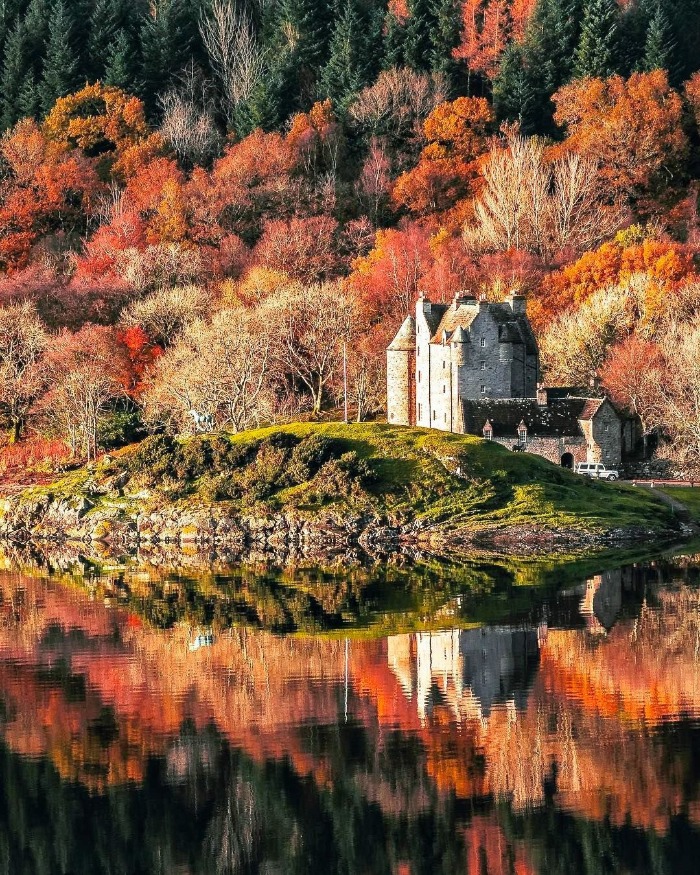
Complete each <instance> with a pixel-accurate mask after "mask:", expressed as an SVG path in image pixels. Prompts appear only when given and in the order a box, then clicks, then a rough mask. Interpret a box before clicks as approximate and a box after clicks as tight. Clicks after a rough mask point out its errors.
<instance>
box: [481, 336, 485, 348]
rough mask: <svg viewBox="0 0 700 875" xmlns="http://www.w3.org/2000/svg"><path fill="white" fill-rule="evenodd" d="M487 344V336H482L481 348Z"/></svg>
mask: <svg viewBox="0 0 700 875" xmlns="http://www.w3.org/2000/svg"><path fill="white" fill-rule="evenodd" d="M485 346H486V338H485V337H482V338H481V348H482V349H483V348H484V347H485Z"/></svg>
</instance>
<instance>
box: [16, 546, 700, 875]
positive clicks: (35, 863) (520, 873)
mask: <svg viewBox="0 0 700 875" xmlns="http://www.w3.org/2000/svg"><path fill="white" fill-rule="evenodd" d="M475 621H476V622H477V623H479V624H480V625H475ZM699 871H700V556H695V557H692V556H691V557H683V556H676V557H673V558H669V557H664V558H659V559H658V560H656V561H648V562H645V563H643V564H637V565H633V566H626V567H623V568H618V569H613V570H608V571H605V572H603V573H601V574H597V575H595V576H590V577H588V579H585V578H584V577H583V576H579V577H578V578H577V577H576V572H575V571H574V572H573V577H572V572H571V570H570V569H569V570H562V569H557V568H556V567H555V566H542V565H537V563H534V564H530V565H528V564H527V563H524V564H522V563H521V564H519V565H518V564H516V565H513V564H508V563H500V564H498V563H497V564H487V565H484V564H479V563H472V564H470V565H468V566H464V567H462V566H460V567H455V566H449V565H447V566H446V565H444V564H442V565H441V564H439V563H434V562H432V563H431V562H424V563H417V564H415V565H414V564H412V563H411V562H409V561H408V560H406V561H405V562H404V563H403V567H398V568H397V567H395V566H392V567H389V566H379V565H376V566H374V567H371V568H369V569H356V568H353V567H350V566H347V567H345V568H343V567H341V568H339V569H336V571H335V572H333V573H329V572H328V571H326V572H321V571H318V570H315V569H313V568H305V569H287V570H286V571H284V572H277V571H274V570H270V569H265V568H263V567H262V566H246V567H244V568H238V569H230V570H227V569H224V568H222V567H215V568H212V569H211V570H210V571H209V572H208V573H207V574H206V575H203V576H195V575H194V574H192V575H190V576H182V574H181V573H180V574H175V573H167V572H163V571H162V570H157V569H154V570H153V571H152V572H151V573H149V574H145V573H143V572H136V571H134V572H130V573H128V574H121V573H116V572H115V573H112V574H106V575H105V574H104V573H103V575H102V576H101V577H96V578H94V579H92V580H88V581H87V582H86V581H85V580H84V579H78V578H73V579H69V578H68V577H66V576H63V575H48V574H45V573H43V572H40V571H36V572H27V573H25V572H17V571H12V570H5V571H2V572H0V872H2V873H12V875H17V873H19V875H24V873H47V875H49V873H50V875H56V873H71V875H83V873H90V875H92V873H120V875H121V873H125V875H137V873H164V875H165V873H167V875H171V873H172V875H179V873H182V875H185V873H207V875H209V873H234V872H235V873H239V872H240V873H248V872H251V873H268V875H272V873H324V875H325V873H329V875H335V873H348V875H355V873H387V875H388V873H395V875H418V873H469V875H502V873H504V875H505V873H512V875H534V873H541V875H558V873H561V875H577V873H590V875H593V873H596V875H597V873H653V875H666V873H668V875H678V873H686V872H687V873H697V872H699Z"/></svg>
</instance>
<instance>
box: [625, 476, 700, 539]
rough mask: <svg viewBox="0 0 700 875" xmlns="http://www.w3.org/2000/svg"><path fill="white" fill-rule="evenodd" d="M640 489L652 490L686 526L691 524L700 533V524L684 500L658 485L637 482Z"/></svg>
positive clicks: (694, 530) (695, 531)
mask: <svg viewBox="0 0 700 875" xmlns="http://www.w3.org/2000/svg"><path fill="white" fill-rule="evenodd" d="M636 485H637V486H638V487H639V488H640V489H646V490H647V491H648V492H652V493H653V494H654V495H655V496H656V497H657V498H658V499H659V501H663V503H664V504H666V505H668V507H670V508H671V510H673V512H674V514H675V515H676V517H677V518H678V519H679V520H680V521H681V522H682V523H683V524H684V525H686V526H689V527H690V528H691V529H692V530H693V532H694V533H696V534H698V533H700V526H698V524H697V523H696V522H695V520H694V519H693V515H692V514H691V512H690V511H689V510H688V508H687V507H686V506H685V505H684V504H683V502H682V501H679V500H678V499H677V498H674V497H673V496H671V495H669V494H668V493H667V492H664V491H663V489H659V487H658V486H651V485H647V484H646V483H639V482H638V483H637V484H636Z"/></svg>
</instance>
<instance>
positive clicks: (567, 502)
mask: <svg viewBox="0 0 700 875" xmlns="http://www.w3.org/2000/svg"><path fill="white" fill-rule="evenodd" d="M280 433H281V434H282V435H285V436H286V437H285V438H281V437H280ZM311 438H314V440H316V441H318V440H319V439H321V438H323V439H324V440H325V441H326V442H327V443H328V444H329V445H331V447H332V452H331V457H330V460H329V457H328V455H326V456H325V457H324V459H325V461H321V462H319V464H318V465H317V466H316V467H315V468H314V465H313V464H311V463H308V464H307V463H306V462H305V463H304V464H307V468H306V469H304V468H303V466H302V467H301V470H302V471H303V470H306V471H307V474H306V475H305V474H301V475H300V474H299V473H298V471H299V470H300V466H299V464H296V468H294V465H293V464H292V463H293V462H294V459H293V457H292V456H291V455H290V454H291V453H292V452H293V450H292V449H290V448H289V447H287V448H283V449H278V445H279V444H280V441H281V442H282V443H284V441H285V440H287V441H288V442H289V443H290V444H291V445H292V446H293V445H297V444H304V445H306V444H307V442H308V441H309V440H310V439H311ZM149 440H151V441H153V440H154V439H153V438H151V439H149ZM222 445H223V446H224V449H223V450H222ZM309 446H311V445H310V444H309ZM208 447H210V448H211V447H213V448H214V452H213V455H212V452H210V449H208ZM227 447H228V448H230V453H229V450H228V449H226V448H227ZM261 447H263V448H264V450H263V451H261V449H260V448H261ZM176 448H177V452H179V453H181V455H183V456H184V457H186V460H185V462H182V461H180V462H179V463H178V464H175V465H174V468H175V469H176V473H172V474H171V473H167V472H169V469H168V468H167V465H168V464H169V462H168V460H167V458H166V461H165V463H163V460H162V458H161V457H162V448H156V449H157V450H158V453H161V455H160V456H159V455H158V453H155V454H154V453H153V452H152V448H151V449H149V450H148V452H145V451H144V445H143V444H141V445H136V446H135V447H131V448H127V449H126V450H124V451H121V452H120V453H118V454H116V456H113V457H112V458H111V459H110V460H109V461H107V462H102V463H98V465H97V466H93V468H92V469H90V470H87V469H79V470H76V471H73V472H70V473H68V474H67V475H65V477H63V478H60V479H59V480H57V481H56V482H55V483H53V484H50V485H48V486H40V487H35V488H34V489H33V490H31V493H32V494H33V495H34V496H36V495H37V494H39V493H51V494H53V495H61V496H71V495H79V494H81V493H85V492H86V490H87V491H90V490H91V491H92V493H94V492H95V490H94V486H95V483H98V484H99V482H100V481H101V480H102V481H105V480H107V479H108V478H109V477H110V476H114V475H115V473H117V474H118V473H119V472H120V471H128V472H129V476H130V481H129V482H128V483H127V485H126V487H125V488H124V490H123V492H124V495H123V496H121V497H119V498H117V499H116V500H115V497H114V493H112V495H111V496H109V495H108V497H106V498H104V499H101V498H98V499H97V500H98V502H100V501H103V500H104V501H111V502H113V503H119V504H122V505H123V506H124V510H128V509H129V506H130V505H131V506H133V504H134V503H135V502H139V501H144V500H146V499H144V498H143V497H142V496H143V488H142V487H143V484H144V483H146V485H147V486H148V487H150V493H151V497H150V498H149V499H148V500H149V501H151V502H153V501H156V502H157V503H167V502H168V501H177V502H179V503H186V502H189V501H197V502H201V501H202V500H205V501H217V500H223V501H226V503H227V504H229V505H231V506H232V507H233V509H234V510H235V509H236V508H238V509H240V510H245V511H246V512H250V511H251V510H255V509H256V508H259V510H260V511H261V512H268V511H273V512H274V511H287V510H291V509H294V510H296V511H298V512H299V513H302V514H304V513H309V514H313V513H315V512H318V511H322V510H324V511H325V510H334V511H336V512H339V513H341V514H342V513H345V512H347V513H358V512H371V513H374V514H381V515H385V514H388V515H389V516H390V517H392V518H394V519H395V520H397V521H399V522H407V521H410V520H414V519H420V520H422V522H423V524H424V526H428V527H429V526H432V525H434V526H435V527H436V528H440V529H453V528H462V529H466V530H471V531H478V530H480V529H484V528H489V529H494V528H507V527H511V526H533V527H543V528H548V529H553V528H557V529H568V530H571V529H576V530H582V531H590V532H599V531H602V530H609V529H613V528H622V527H630V526H642V527H644V528H646V529H654V530H663V529H667V528H668V526H669V524H670V523H671V522H672V513H671V512H670V510H669V508H667V507H666V506H665V505H663V504H662V503H661V502H660V501H658V500H657V499H656V498H655V497H654V496H653V494H650V493H649V492H646V491H642V490H638V489H635V488H634V487H632V486H627V485H625V484H621V483H604V482H599V481H594V480H590V479H588V478H583V477H580V476H579V475H576V474H574V473H572V472H570V471H568V470H565V469H563V468H560V467H558V466H556V465H553V464H551V463H549V462H547V461H546V460H544V459H542V458H540V457H539V456H534V455H531V454H528V453H513V452H511V451H510V450H507V449H505V448H504V447H501V446H499V445H498V444H495V443H491V442H488V441H484V440H482V439H480V438H476V437H471V436H462V435H454V434H447V433H442V432H436V431H432V430H427V429H412V428H404V427H395V426H390V425H387V424H377V423H372V424H368V423H358V424H344V423H323V424H314V423H297V424H291V425H285V426H274V427H270V428H264V429H258V430H255V431H247V432H242V433H239V434H236V435H230V436H226V437H225V438H222V437H220V436H219V437H216V438H211V439H210V438H206V437H204V438H202V437H197V438H190V439H185V440H183V441H181V442H179V443H177V444H176ZM181 451H182V452H181ZM168 452H170V453H171V455H172V450H169V451H168ZM346 454H349V455H346ZM166 455H167V454H166ZM224 457H225V461H219V462H217V459H218V460H221V459H224ZM154 459H155V461H152V460H154ZM193 459H194V461H192V460H193ZM203 459H204V460H205V461H202V460H203ZM343 459H345V461H343ZM348 459H349V460H350V461H349V462H348V461H347V460H348ZM358 462H359V463H360V465H359V468H358ZM362 463H366V465H364V466H363V464H362ZM163 464H165V465H166V467H165V468H163V469H162V470H165V471H166V473H165V474H163V473H162V471H161V468H162V466H163ZM156 465H159V466H161V468H159V469H158V472H157V474H155V475H154V471H155V470H156ZM217 465H218V466H219V467H217ZM309 465H310V467H309ZM334 466H335V467H334ZM140 468H141V470H140ZM292 468H294V470H295V471H296V472H297V473H296V474H295V475H294V476H290V471H291V470H292ZM358 471H359V473H358ZM368 471H369V472H370V476H366V475H367V472H368ZM149 477H150V480H149ZM682 492H683V496H684V498H682V499H681V500H684V499H688V498H690V495H689V493H690V492H691V490H685V489H684V490H682ZM98 493H99V490H98ZM695 494H696V496H697V497H695V498H694V499H693V500H694V501H696V502H697V504H696V507H697V511H698V513H700V490H697V491H695ZM140 496H141V497H140Z"/></svg>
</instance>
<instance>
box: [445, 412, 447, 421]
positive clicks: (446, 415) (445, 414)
mask: <svg viewBox="0 0 700 875" xmlns="http://www.w3.org/2000/svg"><path fill="white" fill-rule="evenodd" d="M445 422H447V414H445Z"/></svg>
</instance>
